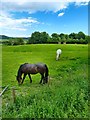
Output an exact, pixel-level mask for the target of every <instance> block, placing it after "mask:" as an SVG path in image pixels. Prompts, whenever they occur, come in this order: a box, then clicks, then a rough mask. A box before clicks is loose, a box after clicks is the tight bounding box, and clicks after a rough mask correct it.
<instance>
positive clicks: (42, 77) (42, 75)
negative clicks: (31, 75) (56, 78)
mask: <svg viewBox="0 0 90 120" xmlns="http://www.w3.org/2000/svg"><path fill="white" fill-rule="evenodd" d="M43 79H44V74H41V80H40V82H39V83H40V84H41V83H42V80H43ZM43 83H44V82H43Z"/></svg>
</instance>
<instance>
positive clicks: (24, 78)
mask: <svg viewBox="0 0 90 120" xmlns="http://www.w3.org/2000/svg"><path fill="white" fill-rule="evenodd" d="M26 75H27V74H24V76H23V79H22V83H23V82H24V79H25V77H26Z"/></svg>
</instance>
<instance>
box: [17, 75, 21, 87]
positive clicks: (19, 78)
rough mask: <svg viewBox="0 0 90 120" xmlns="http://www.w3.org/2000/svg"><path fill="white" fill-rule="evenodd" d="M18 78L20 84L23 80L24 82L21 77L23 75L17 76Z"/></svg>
mask: <svg viewBox="0 0 90 120" xmlns="http://www.w3.org/2000/svg"><path fill="white" fill-rule="evenodd" d="M16 79H17V81H18V84H19V85H20V84H21V82H22V78H21V77H19V76H16Z"/></svg>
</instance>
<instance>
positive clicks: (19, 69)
mask: <svg viewBox="0 0 90 120" xmlns="http://www.w3.org/2000/svg"><path fill="white" fill-rule="evenodd" d="M25 64H28V63H24V64H21V65H20V67H19V69H18V74H19V73H20V71H21V67H22V66H23V65H25Z"/></svg>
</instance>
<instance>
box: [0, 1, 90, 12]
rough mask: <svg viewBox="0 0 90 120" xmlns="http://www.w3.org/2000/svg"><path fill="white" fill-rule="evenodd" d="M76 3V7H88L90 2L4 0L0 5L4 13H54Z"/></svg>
mask: <svg viewBox="0 0 90 120" xmlns="http://www.w3.org/2000/svg"><path fill="white" fill-rule="evenodd" d="M71 2H74V3H75V4H76V5H78V4H79V5H82V4H83V5H84V4H85V5H86V4H87V3H88V2H89V0H63V1H62V0H58V2H56V0H49V2H48V0H43V1H42V0H21V1H20V0H13V1H12V0H2V1H1V4H0V9H2V10H3V11H11V10H13V11H20V12H22V11H27V12H30V13H32V12H36V11H53V12H57V11H59V10H62V9H65V8H67V7H68V5H69V3H71Z"/></svg>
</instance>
